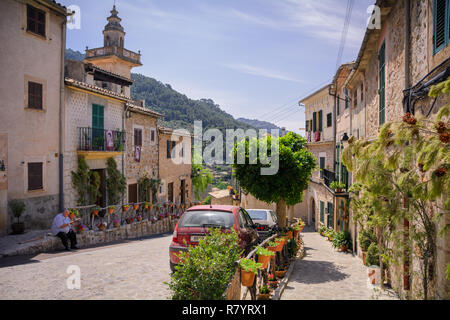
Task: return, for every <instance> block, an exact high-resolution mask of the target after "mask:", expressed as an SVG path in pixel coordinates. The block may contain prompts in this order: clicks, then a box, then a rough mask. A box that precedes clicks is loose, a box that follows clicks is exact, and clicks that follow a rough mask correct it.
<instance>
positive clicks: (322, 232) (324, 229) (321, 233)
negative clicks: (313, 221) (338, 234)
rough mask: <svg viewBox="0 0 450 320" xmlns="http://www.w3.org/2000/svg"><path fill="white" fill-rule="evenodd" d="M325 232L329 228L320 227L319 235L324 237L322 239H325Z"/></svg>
mask: <svg viewBox="0 0 450 320" xmlns="http://www.w3.org/2000/svg"><path fill="white" fill-rule="evenodd" d="M325 231H327V227H325V226H323V225H322V226H320V228H319V234H320V235H321V236H322V237H325Z"/></svg>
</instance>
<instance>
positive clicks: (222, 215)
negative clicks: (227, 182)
mask: <svg viewBox="0 0 450 320" xmlns="http://www.w3.org/2000/svg"><path fill="white" fill-rule="evenodd" d="M256 227H257V226H256V225H255V224H254V223H253V221H252V219H251V218H250V215H249V214H248V213H247V211H245V209H243V208H240V207H235V206H217V205H214V206H213V205H204V206H195V207H192V208H189V209H188V210H187V211H186V212H185V213H184V214H183V215H182V216H181V219H180V220H179V221H178V223H177V226H176V227H175V230H174V232H173V239H172V243H171V244H170V247H169V256H170V269H171V270H172V272H173V271H175V266H176V265H177V264H178V262H179V259H178V257H177V256H176V254H177V253H180V252H182V251H187V250H188V247H189V246H196V245H198V242H199V240H200V239H201V238H203V237H204V236H205V234H206V233H207V229H208V228H222V229H224V230H227V229H228V230H231V228H234V230H236V231H237V232H238V235H239V245H240V247H241V248H242V249H244V250H245V252H250V251H251V249H252V248H253V246H255V245H256V244H257V243H258V242H259V236H258V232H257V231H256Z"/></svg>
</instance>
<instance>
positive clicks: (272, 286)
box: [267, 280, 278, 289]
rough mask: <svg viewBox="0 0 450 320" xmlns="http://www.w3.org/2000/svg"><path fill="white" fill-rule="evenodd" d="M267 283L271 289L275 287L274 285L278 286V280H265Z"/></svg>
mask: <svg viewBox="0 0 450 320" xmlns="http://www.w3.org/2000/svg"><path fill="white" fill-rule="evenodd" d="M267 283H268V284H269V286H270V287H271V288H273V289H275V288H276V287H278V281H276V280H274V281H270V280H269V281H267Z"/></svg>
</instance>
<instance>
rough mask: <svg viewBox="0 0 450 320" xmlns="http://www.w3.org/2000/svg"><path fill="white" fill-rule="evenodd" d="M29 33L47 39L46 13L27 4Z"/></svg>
mask: <svg viewBox="0 0 450 320" xmlns="http://www.w3.org/2000/svg"><path fill="white" fill-rule="evenodd" d="M27 31H30V32H33V33H36V34H38V35H41V36H44V37H45V11H42V10H40V9H38V8H35V7H33V6H30V5H28V4H27Z"/></svg>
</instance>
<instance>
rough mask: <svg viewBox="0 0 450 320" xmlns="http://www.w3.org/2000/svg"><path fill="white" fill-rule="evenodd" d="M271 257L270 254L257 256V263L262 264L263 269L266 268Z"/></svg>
mask: <svg viewBox="0 0 450 320" xmlns="http://www.w3.org/2000/svg"><path fill="white" fill-rule="evenodd" d="M271 257H272V256H258V263H262V264H263V269H267V266H268V265H269V261H270V258H271Z"/></svg>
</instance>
